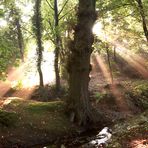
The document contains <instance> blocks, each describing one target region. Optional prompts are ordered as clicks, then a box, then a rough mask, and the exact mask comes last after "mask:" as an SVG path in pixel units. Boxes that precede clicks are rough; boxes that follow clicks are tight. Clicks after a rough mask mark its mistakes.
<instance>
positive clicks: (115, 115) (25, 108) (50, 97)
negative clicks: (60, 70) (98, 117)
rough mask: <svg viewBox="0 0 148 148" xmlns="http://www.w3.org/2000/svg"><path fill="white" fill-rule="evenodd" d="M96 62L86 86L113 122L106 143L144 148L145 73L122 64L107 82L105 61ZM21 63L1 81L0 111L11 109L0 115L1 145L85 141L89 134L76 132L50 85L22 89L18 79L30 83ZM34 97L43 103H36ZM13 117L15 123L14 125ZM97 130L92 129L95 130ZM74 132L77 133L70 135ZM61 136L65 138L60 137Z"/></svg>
mask: <svg viewBox="0 0 148 148" xmlns="http://www.w3.org/2000/svg"><path fill="white" fill-rule="evenodd" d="M99 60H100V59H99ZM99 63H102V65H99V64H98V62H97V60H96V58H92V66H93V70H92V72H91V74H90V76H91V81H90V85H89V89H90V99H91V102H92V105H93V106H94V107H95V108H96V109H99V110H100V111H101V112H103V113H104V115H105V116H106V117H107V118H108V119H109V120H110V121H112V123H113V124H112V125H111V128H112V129H113V131H114V133H115V136H114V137H113V144H114V145H109V146H110V148H113V147H116V148H120V147H121V148H147V146H148V134H147V133H148V123H147V121H148V117H147V114H146V113H147V109H148V79H147V76H148V73H146V71H143V72H144V75H143V78H142V77H141V74H138V73H137V72H136V71H135V70H134V69H133V68H131V67H127V66H126V69H124V68H123V67H122V66H121V65H120V66H121V69H120V70H121V72H120V74H119V73H116V72H114V73H115V76H114V79H113V82H114V83H113V84H111V77H110V73H109V72H108V71H107V68H106V67H105V64H103V61H99ZM120 66H119V67H120ZM23 68H24V66H23V67H19V68H11V69H10V71H9V73H8V78H7V81H5V82H1V83H0V96H1V99H0V106H1V108H2V111H3V110H4V111H6V114H8V117H9V114H10V120H9V118H4V120H5V121H6V123H5V122H3V118H1V119H2V120H0V123H2V128H0V129H1V132H0V137H1V139H0V143H1V145H0V147H2V148H3V147H6V148H9V147H10V148H11V147H12V145H13V146H16V147H20V148H21V147H22V148H23V147H25V146H26V147H27V148H28V147H30V148H32V147H35V148H37V147H39V148H40V147H42V146H38V144H39V143H40V144H41V145H43V146H45V145H46V144H47V143H50V142H53V141H55V143H54V145H58V143H59V144H62V143H64V144H66V143H67V145H68V146H67V147H78V146H76V145H77V143H79V144H78V145H81V143H84V142H82V141H85V140H86V139H87V138H88V137H89V136H91V134H90V133H86V134H85V136H84V135H83V136H81V135H79V134H78V133H79V128H78V127H75V125H72V124H71V123H70V122H69V121H68V120H67V119H66V116H65V115H64V112H63V109H62V107H63V102H62V101H61V99H60V98H59V96H56V94H55V93H54V87H53V86H46V89H45V90H41V91H44V93H40V92H39V89H38V87H36V86H31V87H25V88H23V83H22V81H20V80H22V79H23V80H24V81H26V84H27V82H28V80H25V79H24V73H25V71H23ZM50 74H51V75H53V72H52V73H51V72H50ZM121 74H122V75H121ZM33 77H34V76H32V77H30V78H29V79H32V78H33ZM25 78H26V77H25ZM48 82H49V81H48ZM52 82H53V79H52ZM36 83H37V81H36ZM62 84H63V85H64V86H65V82H64V81H62ZM42 94H43V95H42ZM65 94H66V92H65V90H64V89H63V91H62V92H61V98H62V100H63V98H65ZM17 97H18V98H17ZM20 98H23V99H20ZM43 98H44V100H43ZM38 100H42V101H46V102H39V101H38ZM11 113H12V116H13V117H14V118H15V117H16V120H18V121H17V122H16V120H15V121H14V120H13V118H12V120H11ZM0 116H1V117H4V116H5V113H4V114H3V112H2V113H1V111H0ZM47 116H48V117H49V118H47ZM137 118H138V119H139V120H138V121H137V120H136V119H137ZM7 121H8V122H7ZM13 122H14V123H16V124H14V125H13ZM11 123H12V126H11ZM130 123H131V124H130ZM3 124H4V127H3ZM0 125H1V124H0ZM101 128H103V125H102V126H99V127H98V129H97V131H98V130H100V129H101ZM122 128H123V130H122ZM69 131H71V132H69ZM97 131H95V132H93V134H94V135H95V134H97ZM51 133H52V134H51ZM69 133H70V134H69ZM72 133H77V134H76V135H73V134H72ZM65 135H66V137H64V136H65ZM67 136H68V137H69V138H68V137H67ZM61 137H64V138H61ZM70 137H71V138H70ZM119 137H120V138H119ZM60 138H61V139H62V140H63V141H62V140H61V141H62V142H61V141H60ZM67 139H69V140H67ZM84 139H85V140H84ZM26 141H27V142H26ZM59 141H60V142H59ZM86 141H87V140H86ZM86 141H85V142H86ZM27 144H28V145H27ZM70 144H73V145H70ZM58 146H59V145H58Z"/></svg>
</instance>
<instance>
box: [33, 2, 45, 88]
mask: <svg viewBox="0 0 148 148" xmlns="http://www.w3.org/2000/svg"><path fill="white" fill-rule="evenodd" d="M40 9H41V0H36V1H35V7H34V17H33V25H34V26H33V30H34V33H35V36H36V42H37V49H36V51H37V70H38V73H39V80H40V82H39V83H40V87H43V86H44V82H43V74H42V69H41V64H42V58H43V55H42V52H43V47H42V17H41V10H40Z"/></svg>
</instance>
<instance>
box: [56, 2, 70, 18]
mask: <svg viewBox="0 0 148 148" xmlns="http://www.w3.org/2000/svg"><path fill="white" fill-rule="evenodd" d="M68 1H69V0H66V2H65V3H64V5H63V7H62V9H61V10H60V12H59V13H58V16H59V15H60V14H61V12H62V11H63V9H64V8H65V6H66V4H67V3H68Z"/></svg>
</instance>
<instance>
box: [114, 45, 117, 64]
mask: <svg viewBox="0 0 148 148" xmlns="http://www.w3.org/2000/svg"><path fill="white" fill-rule="evenodd" d="M114 61H115V62H117V57H116V46H114Z"/></svg>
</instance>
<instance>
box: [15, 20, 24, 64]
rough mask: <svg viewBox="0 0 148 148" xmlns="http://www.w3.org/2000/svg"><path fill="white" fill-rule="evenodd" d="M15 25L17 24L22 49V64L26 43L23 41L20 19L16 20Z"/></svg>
mask: <svg viewBox="0 0 148 148" xmlns="http://www.w3.org/2000/svg"><path fill="white" fill-rule="evenodd" d="M15 23H16V28H17V38H18V45H19V49H20V55H21V59H22V62H24V41H23V35H22V30H21V25H20V21H19V19H18V18H17V19H16V21H15Z"/></svg>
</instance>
